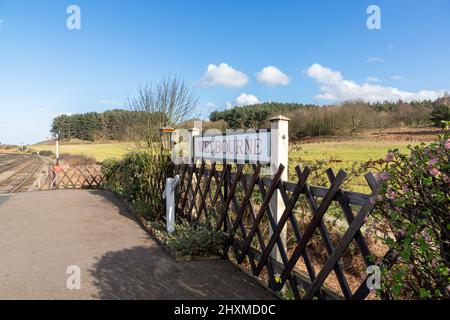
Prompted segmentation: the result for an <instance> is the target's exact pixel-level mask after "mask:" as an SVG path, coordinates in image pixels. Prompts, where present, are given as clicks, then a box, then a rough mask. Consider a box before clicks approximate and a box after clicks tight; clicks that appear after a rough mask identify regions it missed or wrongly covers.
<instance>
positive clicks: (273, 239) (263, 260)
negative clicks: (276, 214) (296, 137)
mask: <svg viewBox="0 0 450 320" xmlns="http://www.w3.org/2000/svg"><path fill="white" fill-rule="evenodd" d="M310 173H311V170H310V169H309V168H306V169H305V171H304V172H303V174H302V176H301V177H299V181H298V183H297V187H296V189H295V190H294V192H293V194H292V195H291V198H290V199H289V202H288V203H287V205H286V207H285V209H284V212H283V214H282V215H281V217H280V220H279V221H278V225H277V227H276V228H275V229H274V230H273V233H272V237H271V238H270V240H269V243H268V244H267V246H266V249H265V250H264V252H263V254H262V257H261V259H260V260H259V264H258V267H257V269H256V272H257V273H258V274H259V272H261V270H262V268H263V266H264V264H265V263H266V260H267V258H268V257H269V255H270V253H271V251H272V249H273V247H274V245H275V243H276V241H277V239H279V237H280V234H281V232H282V230H283V228H284V226H285V224H286V222H287V220H288V218H289V216H290V215H292V214H293V212H292V210H293V209H294V207H295V204H296V203H297V200H298V198H299V197H300V194H301V191H302V190H303V188H304V186H305V185H306V181H307V180H308V177H309V175H310Z"/></svg>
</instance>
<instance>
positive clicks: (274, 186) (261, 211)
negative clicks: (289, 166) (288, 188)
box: [238, 164, 287, 278]
mask: <svg viewBox="0 0 450 320" xmlns="http://www.w3.org/2000/svg"><path fill="white" fill-rule="evenodd" d="M284 169H285V168H284V166H283V165H282V164H281V165H280V167H279V168H278V172H277V174H276V175H275V176H274V178H273V180H272V184H271V185H270V188H269V191H268V192H267V195H266V197H265V199H264V201H263V203H262V204H261V207H260V209H259V211H258V214H257V216H256V218H255V222H254V224H253V227H252V229H251V230H250V233H249V236H248V239H247V241H246V242H245V243H244V248H243V253H242V254H241V255H240V256H239V258H238V263H239V264H240V263H242V261H243V259H244V256H245V253H246V252H247V250H248V248H249V247H250V244H251V241H252V239H253V237H254V236H255V233H256V229H257V228H258V227H259V224H260V223H261V221H262V218H263V217H264V213H265V212H266V209H267V207H268V206H269V204H270V200H271V199H272V196H273V194H274V193H275V191H276V189H277V186H278V184H279V183H280V181H281V176H282V174H283V171H284ZM286 278H287V277H286Z"/></svg>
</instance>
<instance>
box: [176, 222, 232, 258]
mask: <svg viewBox="0 0 450 320" xmlns="http://www.w3.org/2000/svg"><path fill="white" fill-rule="evenodd" d="M167 244H168V245H169V246H170V247H172V248H173V249H175V250H176V251H177V252H179V253H181V254H182V255H184V256H188V255H192V256H208V255H221V254H222V251H223V246H224V244H225V238H224V235H223V234H222V233H221V232H218V231H216V230H215V229H214V228H211V226H209V225H207V224H202V223H196V224H194V225H193V226H190V225H189V223H188V222H186V221H183V222H182V223H181V224H178V225H177V226H176V227H175V231H174V232H173V233H172V234H169V235H168V238H167Z"/></svg>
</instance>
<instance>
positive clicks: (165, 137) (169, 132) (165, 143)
mask: <svg viewBox="0 0 450 320" xmlns="http://www.w3.org/2000/svg"><path fill="white" fill-rule="evenodd" d="M174 132H175V129H174V128H170V127H162V128H160V129H159V136H160V138H161V142H162V148H163V149H164V150H170V149H171V148H172V144H173V141H172V137H173V133H174Z"/></svg>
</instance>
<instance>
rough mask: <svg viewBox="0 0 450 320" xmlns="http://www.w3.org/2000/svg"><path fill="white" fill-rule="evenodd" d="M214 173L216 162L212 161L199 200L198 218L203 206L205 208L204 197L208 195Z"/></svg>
mask: <svg viewBox="0 0 450 320" xmlns="http://www.w3.org/2000/svg"><path fill="white" fill-rule="evenodd" d="M215 173H216V163H215V162H214V163H213V164H212V166H211V171H210V173H209V175H208V180H207V181H206V186H205V192H204V194H203V197H202V199H201V202H200V207H199V209H198V213H197V218H199V217H200V216H201V214H202V211H203V208H205V202H206V197H207V196H208V191H209V188H210V186H211V181H212V178H213V177H214V174H215Z"/></svg>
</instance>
